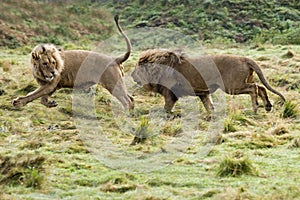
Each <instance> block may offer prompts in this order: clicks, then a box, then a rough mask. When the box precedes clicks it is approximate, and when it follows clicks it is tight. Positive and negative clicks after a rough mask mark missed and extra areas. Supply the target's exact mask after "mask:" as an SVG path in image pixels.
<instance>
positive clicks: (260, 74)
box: [246, 59, 285, 101]
mask: <svg viewBox="0 0 300 200" xmlns="http://www.w3.org/2000/svg"><path fill="white" fill-rule="evenodd" d="M246 62H247V64H248V66H250V68H251V69H253V70H254V71H255V72H256V74H257V76H258V78H259V79H260V81H261V82H262V83H263V85H264V86H265V87H266V88H267V89H268V90H270V91H271V92H273V93H274V94H277V95H278V96H280V97H281V98H282V100H283V101H285V97H284V96H283V95H282V94H281V93H280V92H278V91H277V90H275V89H274V88H272V87H271V86H270V84H269V83H268V81H267V80H266V78H265V76H264V75H263V72H262V71H261V69H260V67H259V66H258V65H257V64H256V62H254V61H253V60H251V59H247V60H246Z"/></svg>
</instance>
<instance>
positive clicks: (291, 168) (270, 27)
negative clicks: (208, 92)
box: [0, 0, 300, 200]
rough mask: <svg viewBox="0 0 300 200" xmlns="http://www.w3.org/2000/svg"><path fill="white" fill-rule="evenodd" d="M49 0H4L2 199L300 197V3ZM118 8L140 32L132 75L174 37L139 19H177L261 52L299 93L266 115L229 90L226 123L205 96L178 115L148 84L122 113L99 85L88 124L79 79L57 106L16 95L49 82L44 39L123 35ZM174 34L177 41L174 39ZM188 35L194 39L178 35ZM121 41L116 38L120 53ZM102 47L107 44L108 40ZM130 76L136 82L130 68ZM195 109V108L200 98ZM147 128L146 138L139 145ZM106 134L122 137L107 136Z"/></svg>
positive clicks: (231, 49)
mask: <svg viewBox="0 0 300 200" xmlns="http://www.w3.org/2000/svg"><path fill="white" fill-rule="evenodd" d="M49 2H50V1H49ZM149 4H151V6H149ZM195 4H197V5H195ZM44 5H45V1H39V0H36V1H29V0H25V1H22V3H20V2H19V1H17V0H12V1H3V2H2V4H1V7H0V20H1V21H2V22H4V24H3V23H0V24H1V28H2V29H1V30H2V32H1V31H0V32H1V33H0V34H2V36H5V37H1V39H0V44H1V48H0V199H253V200H254V199H255V200H256V199H297V198H299V196H300V189H299V179H300V173H299V166H300V156H299V146H300V140H299V131H300V123H299V110H298V108H297V105H298V104H299V103H300V101H299V98H298V97H299V93H300V89H299V80H300V75H299V68H300V59H299V55H300V47H299V46H297V45H291V44H299V34H298V32H299V9H297V8H299V3H298V1H280V2H279V1H276V2H265V1H264V2H263V1H258V2H256V3H255V5H254V3H253V2H251V1H249V2H246V1H239V0H221V1H205V2H204V3H202V4H199V3H198V2H196V1H189V0H184V1H180V0H176V1H142V0H139V1H137V0H134V1H126V2H125V1H122V2H119V3H116V4H113V3H112V2H111V1H101V2H100V1H96V2H95V3H91V1H83V2H82V1H80V2H75V1H74V2H72V3H62V2H51V3H49V4H47V5H50V6H44ZM129 5H130V6H129ZM170 7H172V9H169V8H170ZM115 13H118V14H120V15H121V17H120V19H121V24H122V26H123V28H124V30H125V31H126V32H127V33H130V35H131V36H132V37H133V36H134V38H133V39H134V40H133V48H134V51H133V52H132V55H131V57H130V58H129V60H128V61H126V62H125V63H124V67H125V72H126V75H129V73H130V72H131V70H132V69H133V67H134V64H135V62H136V60H137V58H138V56H139V53H140V50H141V49H142V48H145V45H148V44H149V42H157V43H155V45H157V44H160V43H161V39H162V38H160V37H158V36H157V37H156V39H157V41H151V40H152V38H150V39H149V38H145V37H144V36H145V34H144V35H143V34H142V36H140V35H139V34H136V33H137V32H136V29H134V28H135V27H137V26H143V25H145V26H151V27H160V28H170V29H171V30H172V31H173V30H176V31H179V32H181V33H183V34H184V35H189V37H191V38H194V39H199V40H200V43H202V44H203V45H204V46H203V47H204V48H203V50H205V52H206V53H208V54H215V53H229V54H238V55H243V56H247V57H250V58H253V59H254V60H255V61H257V63H258V64H259V65H260V66H261V68H262V71H263V73H264V75H265V77H266V79H267V80H268V81H269V82H270V84H271V85H272V86H273V87H274V88H275V89H276V90H278V91H280V92H281V93H283V95H284V96H285V97H286V99H287V102H286V103H285V104H282V102H281V100H280V98H279V97H278V96H276V95H274V94H272V93H270V92H268V95H269V98H270V101H271V102H272V104H273V109H272V111H271V112H266V111H265V110H264V108H263V106H262V102H261V100H260V99H259V108H258V112H257V114H255V113H253V111H252V105H251V99H250V96H249V95H240V96H234V97H232V96H229V95H226V100H227V101H226V116H224V119H225V120H224V123H222V124H219V125H220V129H218V128H219V127H217V128H215V127H214V126H213V125H214V124H213V122H214V121H209V120H207V119H206V117H205V116H206V112H205V109H204V108H203V106H202V104H201V103H199V105H200V108H199V110H200V111H199V113H200V114H199V116H198V115H197V116H194V115H193V116H188V115H187V116H185V118H184V120H185V121H184V120H183V117H179V116H177V114H176V113H181V114H182V113H183V111H182V110H181V108H180V106H181V105H182V104H180V103H178V104H177V105H175V110H174V111H175V113H174V114H166V113H164V112H163V105H164V100H163V97H161V96H160V95H155V94H152V93H148V92H145V91H144V90H142V89H140V88H138V87H132V88H129V91H130V93H133V96H134V98H135V109H134V111H133V112H131V113H125V114H124V115H122V116H121V117H119V116H117V115H116V114H115V113H114V112H113V108H112V107H113V106H114V105H115V104H116V100H115V99H114V98H113V97H112V96H111V95H110V94H109V92H107V91H106V90H105V89H103V87H101V86H97V87H96V88H94V89H95V91H92V92H95V117H94V116H92V114H93V113H79V114H80V116H81V117H82V119H85V122H86V123H87V124H86V125H87V126H85V127H84V128H82V127H80V123H78V121H77V120H76V119H75V118H74V116H73V114H74V113H73V108H72V98H73V97H74V94H73V93H72V91H71V90H69V89H61V90H59V91H56V92H55V93H54V94H53V95H52V97H51V99H52V98H53V99H55V100H56V101H57V103H58V107H56V108H51V109H48V108H46V107H44V106H43V105H41V104H40V103H39V100H35V101H33V102H31V103H29V104H28V105H26V106H25V107H23V108H14V107H13V106H12V105H11V101H12V100H13V99H14V98H16V97H18V96H22V95H25V94H27V93H28V92H31V91H33V90H34V89H36V88H37V87H38V85H37V84H36V82H35V80H34V79H33V77H32V72H31V66H30V63H29V53H30V51H31V50H32V47H33V46H35V45H36V44H38V43H40V42H51V43H55V44H57V45H60V46H62V47H63V48H64V49H78V48H79V49H93V48H94V47H95V45H96V43H98V42H99V41H100V40H104V39H106V38H108V37H110V36H112V35H113V34H116V28H115V25H114V22H113V20H112V15H113V14H115ZM54 14H55V15H56V16H55V17H54V16H53V15H54ZM66 16H67V17H66ZM241 17H242V19H241ZM91 19H92V20H91ZM130 28H132V30H129V29H130ZM135 36H136V37H135ZM169 40H170V41H169ZM173 40H174V38H171V39H170V38H168V41H165V42H166V44H169V43H170V44H174V41H173ZM110 41H111V40H110ZM110 41H108V42H110ZM176 42H177V44H179V45H182V44H185V43H186V42H189V41H187V40H186V38H181V39H180V38H178V40H176ZM117 43H118V42H117ZM200 43H198V42H197V45H200ZM240 43H245V44H240ZM120 44H121V43H120ZM120 44H115V43H109V44H108V45H109V46H110V47H111V46H112V49H110V48H108V51H110V50H111V51H110V52H109V53H111V52H113V51H114V50H116V49H118V48H120V47H119V46H120ZM188 44H190V43H188ZM122 47H123V41H122ZM100 51H101V52H103V53H105V51H106V48H104V49H101V50H100ZM197 53H199V52H197ZM126 79H127V80H131V81H132V79H131V77H130V76H128V77H126ZM90 94H91V92H90V91H87V92H86V93H85V95H90ZM189 98H190V99H193V98H192V97H189ZM183 99H188V98H183ZM189 108H190V109H191V110H190V111H193V110H195V109H198V106H197V108H196V107H193V105H191V107H189ZM79 111H81V110H79ZM83 111H84V110H83ZM187 114H188V113H187ZM191 119H195V120H194V121H195V123H190V121H189V120H191ZM212 120H214V119H212ZM192 121H193V120H191V122H192ZM208 130H209V131H211V132H208ZM216 130H220V131H219V132H216ZM223 130H224V132H223ZM135 135H138V136H140V138H143V140H142V141H139V143H136V145H130V144H131V143H132V142H133V140H134V136H135ZM86 136H88V137H90V140H86V138H85V137H86ZM103 138H106V139H108V140H109V141H111V143H110V144H109V145H107V143H103ZM180 139H182V140H180ZM176 142H177V145H176ZM174 144H175V145H174ZM93 145H95V146H96V147H98V148H99V150H100V151H101V152H98V153H99V154H97V152H96V151H95V150H97V148H96V147H95V146H93ZM105 145H107V146H105ZM167 145H170V146H167ZM172 145H173V146H172ZM166 146H167V147H171V148H167V147H166ZM93 147H95V148H94V149H93ZM116 148H118V149H116ZM241 152H242V153H241ZM100 155H101V156H100ZM119 155H121V157H118V156H119ZM122 156H123V157H122ZM115 158H118V159H115ZM149 158H150V159H151V158H153V160H150V161H151V162H149V160H147V159H149ZM114 159H115V160H114ZM128 160H129V161H130V162H129V163H125V161H128ZM106 161H108V162H106ZM112 161H114V162H112ZM143 161H144V162H145V163H143ZM109 162H111V163H109ZM125 164H126V165H125ZM114 166H119V167H118V169H115V168H117V167H114ZM122 166H124V167H123V168H122Z"/></svg>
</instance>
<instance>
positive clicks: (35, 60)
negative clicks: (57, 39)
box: [31, 44, 64, 82]
mask: <svg viewBox="0 0 300 200" xmlns="http://www.w3.org/2000/svg"><path fill="white" fill-rule="evenodd" d="M60 52H61V50H59V49H58V48H56V47H55V46H54V45H52V44H40V45H38V46H36V47H35V48H34V49H33V51H32V52H31V63H32V65H33V75H34V77H35V78H36V79H38V80H39V81H42V82H51V81H52V80H53V79H54V78H55V77H57V76H58V75H60V73H61V71H62V69H63V66H64V62H63V59H62V57H61V55H60Z"/></svg>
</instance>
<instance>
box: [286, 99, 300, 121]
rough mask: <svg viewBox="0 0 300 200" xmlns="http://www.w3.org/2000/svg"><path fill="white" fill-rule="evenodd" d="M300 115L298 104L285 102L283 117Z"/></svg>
mask: <svg viewBox="0 0 300 200" xmlns="http://www.w3.org/2000/svg"><path fill="white" fill-rule="evenodd" d="M297 116H298V110H297V104H295V103H293V102H291V101H288V102H286V103H285V104H284V109H283V113H282V117H283V118H296V117H297Z"/></svg>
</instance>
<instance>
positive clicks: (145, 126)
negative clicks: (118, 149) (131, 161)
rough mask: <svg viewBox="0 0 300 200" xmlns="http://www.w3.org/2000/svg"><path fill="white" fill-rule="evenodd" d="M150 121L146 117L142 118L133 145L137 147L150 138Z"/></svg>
mask: <svg viewBox="0 0 300 200" xmlns="http://www.w3.org/2000/svg"><path fill="white" fill-rule="evenodd" d="M149 126H150V124H149V119H148V118H146V117H142V118H141V122H140V124H139V126H138V127H137V129H136V130H135V132H134V135H135V137H134V139H133V141H132V142H131V145H136V144H138V143H143V142H144V141H145V140H146V139H147V138H148V137H149Z"/></svg>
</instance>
